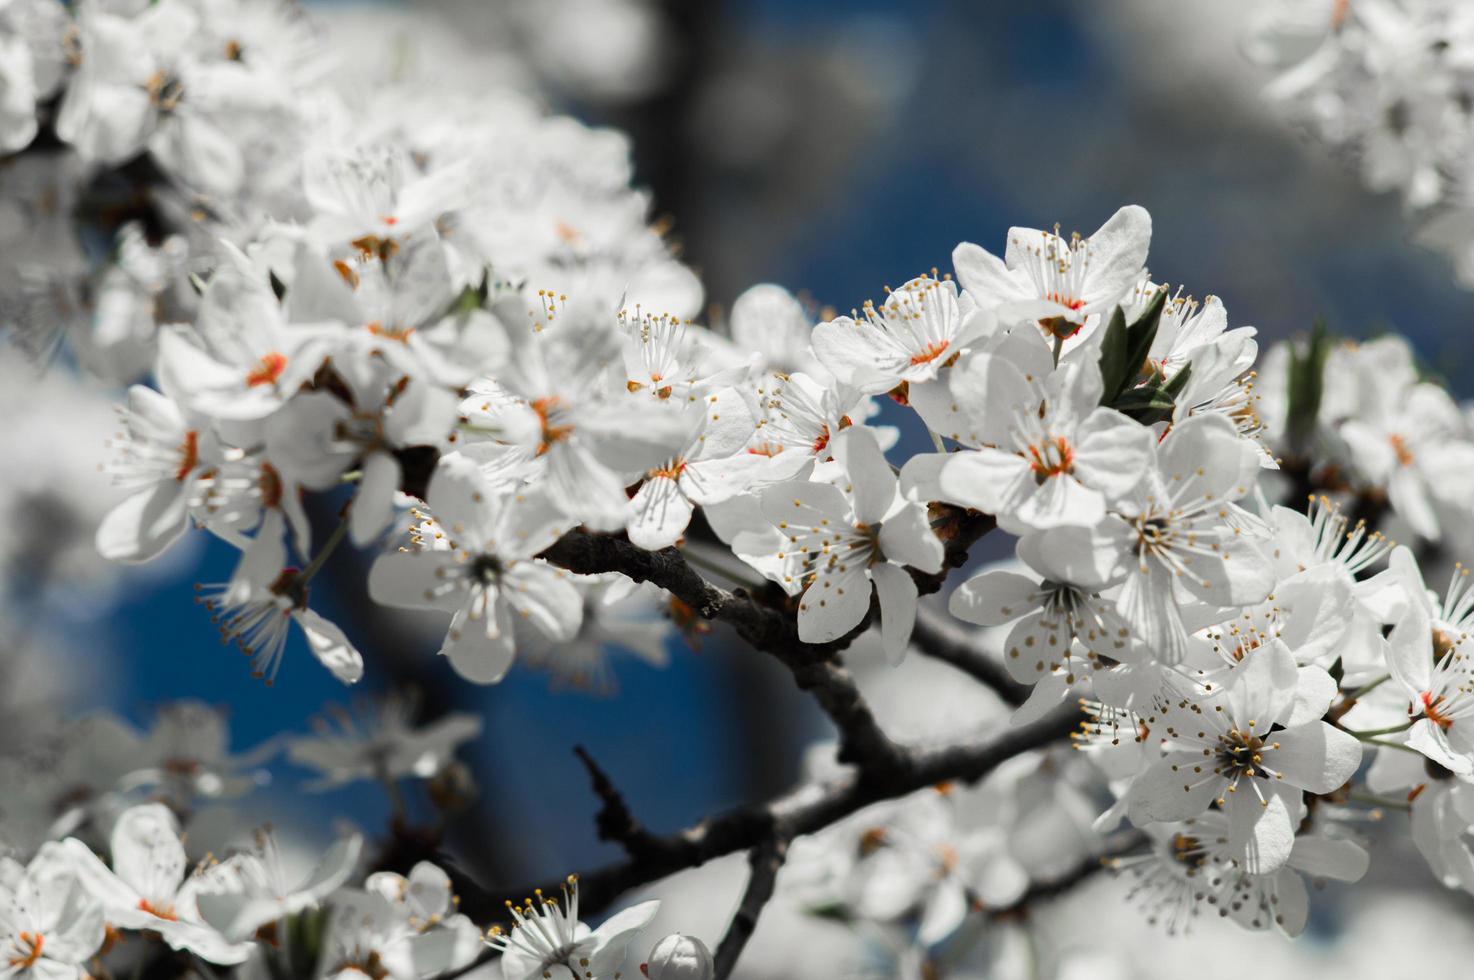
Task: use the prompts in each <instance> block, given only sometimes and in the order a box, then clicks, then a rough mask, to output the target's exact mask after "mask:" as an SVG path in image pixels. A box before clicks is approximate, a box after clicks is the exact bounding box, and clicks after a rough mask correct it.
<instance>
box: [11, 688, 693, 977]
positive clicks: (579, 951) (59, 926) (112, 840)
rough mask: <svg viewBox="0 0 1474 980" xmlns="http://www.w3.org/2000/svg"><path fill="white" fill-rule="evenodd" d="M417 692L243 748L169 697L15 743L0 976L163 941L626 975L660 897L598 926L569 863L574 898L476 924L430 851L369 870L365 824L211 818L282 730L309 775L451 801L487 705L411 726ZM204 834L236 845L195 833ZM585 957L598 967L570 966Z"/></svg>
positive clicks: (282, 966) (292, 971)
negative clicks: (278, 828)
mask: <svg viewBox="0 0 1474 980" xmlns="http://www.w3.org/2000/svg"><path fill="white" fill-rule="evenodd" d="M413 707H414V706H413V705H412V704H410V703H409V702H407V701H405V700H404V699H402V698H389V699H385V700H382V701H379V702H375V703H363V704H360V705H359V706H358V708H357V710H355V711H348V710H344V709H334V710H333V711H331V712H330V713H329V714H327V715H325V716H324V717H323V718H322V719H321V720H320V722H319V725H318V729H317V731H315V732H314V733H313V734H311V735H304V736H294V737H290V738H286V739H274V740H271V741H269V742H267V743H265V744H264V745H262V746H259V747H257V748H255V749H253V750H250V751H247V752H243V753H233V752H231V751H230V748H229V744H228V741H227V737H226V732H225V726H224V721H223V718H222V716H221V714H220V713H219V712H217V711H216V710H214V709H211V708H208V707H206V706H204V705H201V704H198V703H195V702H176V703H173V704H171V705H169V706H167V707H166V708H165V709H164V710H162V711H161V712H160V714H159V716H158V718H157V719H156V721H155V723H154V724H153V726H152V728H151V729H149V730H148V731H138V730H136V729H134V728H133V727H132V726H130V725H128V724H127V723H126V722H124V721H122V720H120V719H118V718H116V717H114V716H112V715H110V714H106V713H99V714H94V715H91V716H88V717H86V718H82V719H79V720H74V721H72V722H70V723H69V724H67V726H66V729H65V731H64V732H49V733H48V732H38V733H37V734H36V737H35V738H33V739H32V740H31V741H30V742H29V744H22V745H16V746H7V747H6V749H7V751H6V753H5V755H4V757H3V760H4V766H3V768H0V774H3V775H0V785H3V790H4V794H5V799H6V807H5V819H4V821H3V823H0V847H3V852H4V853H3V856H0V909H3V910H4V912H3V914H0V953H3V955H4V957H5V959H4V960H3V963H4V965H5V966H6V968H7V969H8V972H7V973H6V974H5V975H6V976H14V977H20V978H26V977H56V978H61V977H78V978H80V977H84V976H106V975H109V974H110V973H112V974H115V973H116V972H117V970H118V969H119V968H120V967H121V966H123V965H125V964H129V963H132V964H137V963H139V962H146V961H147V958H148V957H149V956H150V955H153V954H155V953H156V952H157V951H158V950H160V949H162V948H163V947H168V948H170V949H173V950H177V951H180V952H182V953H184V954H187V955H189V956H190V957H192V958H194V959H195V960H198V961H203V962H205V963H207V964H212V965H214V966H216V967H238V968H239V969H240V970H241V971H242V973H246V972H249V971H255V970H265V971H268V972H269V973H270V974H272V975H277V974H281V973H283V972H284V971H285V972H286V973H288V974H289V975H291V976H301V977H308V976H311V977H324V978H326V977H354V976H367V977H373V978H376V980H386V978H396V980H430V978H433V977H438V976H441V975H442V974H447V973H451V972H452V971H461V970H464V969H466V968H468V967H470V966H471V965H472V964H473V963H475V962H476V961H477V960H478V959H479V958H483V957H484V956H485V955H487V953H488V950H489V949H495V950H500V951H503V952H504V953H505V955H504V956H503V957H502V966H501V971H502V975H503V976H505V977H507V978H508V980H527V978H533V977H544V976H550V975H551V976H573V975H574V974H573V973H567V974H560V973H558V972H556V971H557V968H558V966H559V965H562V966H563V968H564V969H566V970H575V969H576V975H577V976H579V977H589V976H593V977H596V978H599V980H610V978H612V977H616V976H618V975H619V972H618V971H619V970H620V968H621V967H622V965H623V964H624V960H625V952H626V949H627V948H628V947H629V946H630V945H631V944H632V943H633V942H634V941H635V940H636V938H637V936H638V933H639V930H640V929H641V928H643V927H644V926H645V925H646V924H647V923H648V922H649V921H650V919H651V918H652V917H653V915H654V913H655V911H656V909H657V908H658V904H659V903H657V902H648V903H645V904H644V905H640V906H636V907H635V908H632V909H630V910H628V911H626V912H623V913H620V914H619V915H616V916H614V917H613V918H611V919H610V920H609V922H607V923H605V925H604V926H602V927H600V928H599V929H597V930H594V931H593V932H592V933H591V932H590V931H589V929H588V927H587V926H585V925H583V924H582V923H580V922H579V921H578V904H577V903H578V899H577V895H578V888H577V882H576V880H575V879H570V880H569V883H568V886H567V888H566V890H565V892H566V893H565V896H564V901H565V905H566V909H565V908H564V907H563V906H559V905H557V904H556V903H553V902H542V901H541V898H540V896H539V899H538V900H537V901H536V902H534V901H532V900H529V901H528V903H527V904H526V905H524V906H516V907H512V906H509V910H510V914H511V918H512V922H511V923H509V930H510V931H508V929H507V928H505V927H503V926H501V925H493V926H492V927H491V929H490V930H489V931H483V930H482V929H481V928H479V927H478V926H476V925H475V924H473V923H472V921H471V920H470V919H469V918H468V917H467V916H466V915H464V914H462V913H460V912H459V911H458V899H457V898H456V895H455V890H454V885H453V883H452V881H451V879H450V877H449V876H448V875H447V874H446V872H445V871H443V870H442V869H441V868H439V867H437V866H436V865H435V864H433V863H431V862H428V861H420V862H417V863H415V864H414V865H412V866H411V867H409V868H408V870H407V873H406V874H398V873H395V872H392V871H385V870H372V869H373V868H374V866H375V865H376V864H377V859H375V858H373V857H371V856H370V854H369V853H368V848H367V847H366V846H365V843H366V842H365V838H364V836H363V834H361V833H359V832H357V831H353V830H347V829H345V830H343V831H341V832H340V834H339V835H338V837H337V838H336V839H335V840H334V841H333V842H332V843H331V844H330V845H329V846H327V847H326V848H325V849H324V850H323V851H322V853H321V855H320V856H310V855H307V854H304V853H303V851H302V850H301V848H300V847H289V846H287V845H286V844H284V843H282V842H279V839H278V836H277V834H276V833H274V832H273V831H272V830H271V829H269V828H267V829H263V830H257V831H255V832H254V833H251V834H249V835H248V838H247V842H246V843H245V844H239V843H236V841H237V840H238V837H239V834H238V833H237V829H238V828H236V827H234V826H231V827H229V829H226V830H225V831H224V832H223V834H222V830H221V827H220V822H219V820H218V819H216V818H218V817H219V816H220V815H221V814H222V813H229V812H230V808H231V806H232V805H234V804H236V803H238V802H239V800H240V798H241V797H242V796H244V795H245V794H247V793H249V792H252V791H254V790H256V789H257V788H258V787H259V786H261V785H262V784H263V783H264V782H265V778H264V777H265V770H264V769H263V768H262V766H263V765H264V764H265V763H266V762H267V761H268V760H269V759H270V758H271V757H272V756H274V755H276V754H277V753H278V752H280V751H282V750H283V749H284V750H285V753H286V755H287V756H288V757H289V758H290V760H291V761H292V762H293V763H294V764H296V765H297V766H300V767H304V768H307V769H309V770H314V771H316V772H318V773H319V774H320V777H321V778H319V779H318V780H316V781H315V782H313V783H309V784H307V787H306V788H307V789H309V790H311V791H320V790H323V789H330V788H333V787H336V786H340V785H343V784H345V783H348V782H351V781H355V780H371V781H378V782H380V783H381V784H382V785H383V786H384V787H385V788H386V789H387V790H388V791H389V794H390V797H391V799H392V800H394V801H395V803H396V804H397V805H398V806H401V807H402V806H403V797H402V796H401V795H400V790H399V788H398V785H399V784H401V783H403V782H405V781H422V782H423V785H424V787H425V789H426V790H427V793H428V796H429V798H430V799H431V801H432V802H433V803H434V804H435V805H436V806H437V807H439V808H442V809H444V808H446V807H448V806H451V805H452V804H453V801H450V800H448V799H447V798H446V796H445V792H444V788H443V786H441V785H440V783H441V782H442V780H443V778H444V775H445V774H446V773H447V772H448V771H450V770H451V769H452V768H453V767H454V766H455V765H457V763H455V761H454V753H455V750H456V748H457V747H458V746H459V745H461V744H462V743H464V742H466V741H467V740H469V739H472V738H474V737H475V736H476V735H478V734H479V733H480V730H481V722H480V719H479V718H477V717H476V716H474V715H449V716H446V717H444V718H441V719H440V720H438V721H436V722H434V723H432V724H430V725H427V726H424V727H417V726H415V725H414V724H412V722H411V713H412V711H413ZM38 727H39V726H38ZM396 819H397V820H401V821H402V820H403V819H405V816H404V814H403V813H401V814H399V815H398V817H397V818H396ZM186 831H189V832H188V833H186ZM212 839H214V840H219V841H221V842H222V843H223V844H224V845H225V849H224V850H223V851H221V850H215V851H207V850H202V849H201V847H202V846H203V845H204V844H205V843H206V842H207V841H209V840H212ZM585 957H591V958H592V961H593V962H594V963H595V964H596V966H594V967H592V969H593V971H594V972H589V969H590V968H587V964H585V965H582V966H580V965H579V961H580V960H583V959H584V958H585ZM702 957H704V958H705V959H704V960H703V959H702ZM649 960H650V962H649V964H647V967H648V969H649V970H651V971H653V970H654V969H655V968H656V967H657V966H662V968H663V969H665V970H667V971H673V972H667V973H666V974H665V975H666V976H667V977H668V978H670V980H702V978H706V980H710V977H711V972H710V971H711V963H710V954H709V953H708V952H707V951H706V948H705V946H704V945H703V944H702V943H701V942H700V940H697V939H694V938H691V937H684V936H672V937H667V939H666V940H663V941H662V942H661V943H660V944H658V945H657V946H656V948H655V949H654V951H653V952H651V954H650V956H649ZM703 963H704V966H703ZM681 964H685V966H684V967H682V966H681ZM682 968H684V969H687V970H688V971H691V970H694V971H695V972H685V973H682V972H680V969H682ZM703 969H704V970H705V971H706V972H704V973H703V972H701V971H702V970H703ZM550 970H551V971H554V972H552V973H549V972H548V971H550ZM649 975H652V976H659V975H660V974H659V973H655V972H651V973H650V974H649Z"/></svg>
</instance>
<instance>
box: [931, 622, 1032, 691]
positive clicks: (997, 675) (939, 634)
mask: <svg viewBox="0 0 1474 980" xmlns="http://www.w3.org/2000/svg"><path fill="white" fill-rule="evenodd" d="M911 645H912V646H914V647H915V648H916V649H917V650H919V651H921V652H922V653H924V654H926V655H927V656H928V657H931V658H932V659H933V660H940V661H942V662H943V663H946V664H951V665H952V666H953V667H956V668H957V669H958V670H960V671H962V672H963V673H964V674H967V675H968V676H969V677H971V678H973V679H974V680H976V681H978V682H979V683H980V684H982V685H983V686H984V687H986V688H989V689H991V690H992V691H993V692H994V693H995V694H997V695H998V696H999V697H1000V698H1002V699H1003V700H1004V701H1005V702H1006V703H1008V704H1011V705H1013V706H1015V707H1017V706H1018V705H1021V704H1023V703H1024V701H1025V700H1026V699H1027V698H1028V696H1029V689H1028V688H1027V687H1025V686H1024V685H1022V684H1020V683H1019V682H1018V681H1015V680H1014V679H1013V678H1012V677H1009V676H1008V671H1007V670H1005V669H1004V667H1003V665H1002V664H1000V663H998V662H997V661H996V660H994V659H993V658H992V657H990V656H988V654H987V652H986V651H984V650H982V649H981V648H980V647H979V646H978V645H977V644H976V643H975V642H973V640H972V638H971V637H969V636H968V635H967V634H966V633H965V632H964V631H963V630H962V629H961V628H959V627H958V626H957V625H956V624H955V623H953V622H952V621H951V620H950V619H948V618H947V617H946V616H943V615H942V614H940V613H938V612H936V611H935V610H933V609H929V608H928V607H926V606H920V607H918V608H917V610H916V628H915V629H914V630H913V631H912V633H911Z"/></svg>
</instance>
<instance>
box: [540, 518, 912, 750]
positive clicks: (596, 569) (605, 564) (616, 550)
mask: <svg viewBox="0 0 1474 980" xmlns="http://www.w3.org/2000/svg"><path fill="white" fill-rule="evenodd" d="M543 557H544V558H546V559H547V560H548V561H551V562H552V563H553V564H555V565H558V566H561V567H563V568H566V569H568V570H569V571H571V572H578V573H580V574H584V575H593V574H599V573H603V572H619V573H621V574H623V575H626V576H628V577H629V578H631V579H633V580H635V581H636V582H652V583H654V584H655V585H658V586H660V587H661V588H663V589H665V590H666V591H667V592H669V593H671V594H672V595H674V596H675V597H676V598H677V599H680V600H681V601H682V602H684V603H685V604H686V605H688V606H690V607H691V608H692V609H694V610H696V611H697V613H698V614H700V615H701V616H702V617H703V618H705V619H711V620H717V621H719V622H724V623H727V624H729V625H731V626H732V627H733V628H734V629H735V630H736V631H737V634H738V635H739V636H741V637H742V638H743V639H745V640H747V641H748V643H750V644H751V645H752V646H753V647H755V648H756V649H758V650H761V651H763V652H764V653H766V654H768V655H769V656H771V657H773V658H775V659H776V660H778V661H779V662H780V663H782V664H783V665H784V666H785V667H787V668H788V669H789V671H790V672H792V674H793V679H794V681H795V682H796V683H797V684H798V686H799V687H800V688H802V689H803V690H805V691H808V692H810V693H811V694H813V696H814V699H815V700H816V701H818V702H819V706H820V707H821V708H823V709H824V713H825V714H827V715H828V716H829V719H830V720H831V721H832V722H834V726H835V727H836V728H837V729H839V738H840V760H841V761H842V762H849V763H854V764H855V765H858V766H860V767H861V768H862V769H863V770H864V771H865V772H866V773H867V775H874V776H882V775H884V774H885V773H886V772H888V771H889V770H890V769H891V768H893V767H894V766H895V765H896V764H897V762H898V761H899V759H900V751H901V750H900V747H899V746H898V745H896V743H894V742H892V741H891V740H890V738H889V737H888V736H887V735H886V734H885V732H883V731H881V729H880V726H879V724H877V723H876V721H875V716H874V714H872V713H871V711H870V706H869V705H867V704H866V703H865V698H864V696H863V695H861V693H860V689H859V688H858V687H856V686H855V681H854V678H853V677H851V676H850V673H849V671H848V670H846V669H845V668H844V666H843V665H842V664H841V663H839V661H838V659H837V657H838V654H839V652H840V651H841V650H842V649H843V648H844V647H845V646H846V645H848V643H849V642H850V641H851V640H852V639H853V636H854V635H858V633H859V632H861V631H863V629H865V628H866V626H867V625H868V624H862V625H861V627H860V629H858V630H856V631H855V632H854V633H853V634H852V635H851V636H849V637H845V638H843V639H841V640H837V641H835V642H834V643H829V644H810V643H805V642H803V641H802V640H800V639H799V638H798V627H797V625H796V624H795V621H794V619H793V618H792V614H791V613H790V612H788V611H787V610H783V609H779V608H775V607H774V606H771V605H765V604H763V603H761V602H759V601H758V600H757V599H755V598H754V597H753V596H751V595H749V594H748V593H746V592H745V591H743V590H740V589H739V590H737V591H735V592H728V591H727V590H726V589H723V588H720V587H718V586H715V585H712V584H711V583H710V582H708V581H706V580H705V579H704V578H702V577H701V575H699V574H698V573H697V572H696V571H695V570H694V569H693V568H691V566H690V565H689V564H687V562H686V559H685V556H683V555H682V554H681V552H680V550H679V549H677V548H663V549H661V550H660V551H646V550H645V549H643V548H639V547H636V546H635V545H633V544H631V543H630V542H629V541H627V540H625V539H624V538H620V537H614V536H611V535H603V534H589V533H588V532H585V531H570V532H569V533H567V534H565V535H564V536H563V537H562V538H560V539H559V540H558V541H557V543H555V544H554V545H553V546H552V547H551V548H549V549H548V550H547V551H545V552H543Z"/></svg>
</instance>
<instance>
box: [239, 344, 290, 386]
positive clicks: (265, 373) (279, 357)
mask: <svg viewBox="0 0 1474 980" xmlns="http://www.w3.org/2000/svg"><path fill="white" fill-rule="evenodd" d="M286 369H287V355H285V354H281V353H278V352H277V351H272V352H271V353H269V354H267V355H266V356H265V357H263V358H261V360H260V361H259V362H257V364H256V367H255V368H254V369H252V371H251V373H250V374H248V375H246V387H248V388H255V387H257V386H258V385H274V384H276V382H277V379H278V378H280V377H281V376H282V372H283V371H285V370H286Z"/></svg>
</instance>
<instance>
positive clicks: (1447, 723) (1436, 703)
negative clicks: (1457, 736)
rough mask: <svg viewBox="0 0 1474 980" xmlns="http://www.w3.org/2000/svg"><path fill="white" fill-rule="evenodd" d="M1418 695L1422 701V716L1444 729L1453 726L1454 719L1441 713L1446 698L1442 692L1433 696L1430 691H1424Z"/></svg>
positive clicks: (1446, 729)
mask: <svg viewBox="0 0 1474 980" xmlns="http://www.w3.org/2000/svg"><path fill="white" fill-rule="evenodd" d="M1418 697H1419V699H1420V700H1421V701H1422V702H1423V717H1425V718H1427V719H1428V720H1429V721H1431V722H1433V724H1435V725H1437V726H1438V727H1439V728H1442V729H1443V730H1444V731H1448V730H1449V728H1451V727H1452V726H1453V723H1454V720H1453V719H1452V718H1450V717H1448V716H1447V715H1445V714H1444V713H1443V709H1444V707H1445V702H1446V701H1447V700H1448V699H1447V698H1445V697H1444V696H1443V695H1442V694H1440V695H1438V696H1437V697H1434V696H1433V692H1432V691H1424V692H1423V693H1422V694H1420V695H1418Z"/></svg>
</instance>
